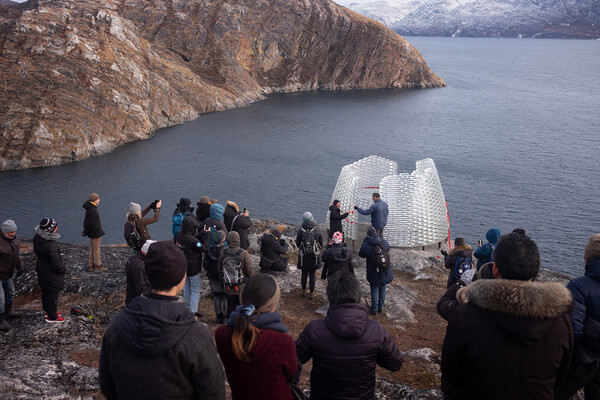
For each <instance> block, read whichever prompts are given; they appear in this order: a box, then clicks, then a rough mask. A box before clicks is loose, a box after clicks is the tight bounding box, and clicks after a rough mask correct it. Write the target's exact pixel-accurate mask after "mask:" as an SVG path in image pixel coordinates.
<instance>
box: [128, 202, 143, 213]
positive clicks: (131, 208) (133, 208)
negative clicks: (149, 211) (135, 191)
mask: <svg viewBox="0 0 600 400" xmlns="http://www.w3.org/2000/svg"><path fill="white" fill-rule="evenodd" d="M129 212H130V213H131V214H137V213H139V212H142V206H140V205H139V204H138V203H134V202H131V203H129Z"/></svg>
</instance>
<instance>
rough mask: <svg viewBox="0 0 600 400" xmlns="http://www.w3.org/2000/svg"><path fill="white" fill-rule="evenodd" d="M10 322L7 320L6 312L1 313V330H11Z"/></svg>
mask: <svg viewBox="0 0 600 400" xmlns="http://www.w3.org/2000/svg"><path fill="white" fill-rule="evenodd" d="M10 328H11V326H10V324H9V323H8V321H7V320H6V316H5V314H4V313H2V314H0V332H8V331H10Z"/></svg>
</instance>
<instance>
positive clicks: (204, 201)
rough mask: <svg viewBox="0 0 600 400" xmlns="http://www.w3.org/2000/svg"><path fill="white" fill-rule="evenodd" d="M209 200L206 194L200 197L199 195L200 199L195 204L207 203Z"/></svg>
mask: <svg viewBox="0 0 600 400" xmlns="http://www.w3.org/2000/svg"><path fill="white" fill-rule="evenodd" d="M209 202H210V199H209V198H208V196H202V197H200V201H199V202H198V203H197V204H198V205H200V204H208V203H209Z"/></svg>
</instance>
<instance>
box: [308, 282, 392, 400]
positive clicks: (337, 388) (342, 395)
mask: <svg viewBox="0 0 600 400" xmlns="http://www.w3.org/2000/svg"><path fill="white" fill-rule="evenodd" d="M327 298H328V299H329V303H330V306H329V310H328V311H327V316H326V317H325V319H316V320H314V321H312V322H311V323H310V324H308V325H307V326H306V328H304V330H303V331H302V333H301V334H300V336H299V337H298V339H297V340H296V354H297V355H298V360H300V362H301V363H302V364H304V363H306V362H307V361H308V360H310V359H311V358H313V367H312V371H311V373H310V398H311V400H324V399H332V400H333V399H345V400H372V399H374V398H375V366H376V365H379V366H380V367H383V368H386V369H388V370H390V371H398V370H399V369H400V367H401V366H402V360H403V357H402V353H400V350H398V347H396V344H395V343H394V340H393V339H392V337H391V336H390V334H389V333H388V332H387V331H386V329H385V328H384V327H383V325H381V324H380V323H379V322H378V321H376V320H370V319H369V315H368V312H367V307H366V306H365V305H364V304H360V302H361V299H362V294H361V291H360V283H359V282H358V280H357V279H356V277H355V276H354V275H352V274H350V273H347V272H342V273H339V274H336V275H334V276H332V277H331V278H330V279H329V280H328V284H327Z"/></svg>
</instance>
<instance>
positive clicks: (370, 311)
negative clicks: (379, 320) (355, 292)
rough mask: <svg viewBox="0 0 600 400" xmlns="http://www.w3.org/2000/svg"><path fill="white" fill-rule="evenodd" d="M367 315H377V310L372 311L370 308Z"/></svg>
mask: <svg viewBox="0 0 600 400" xmlns="http://www.w3.org/2000/svg"><path fill="white" fill-rule="evenodd" d="M369 314H371V315H377V310H373V309H372V308H371V309H369Z"/></svg>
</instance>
